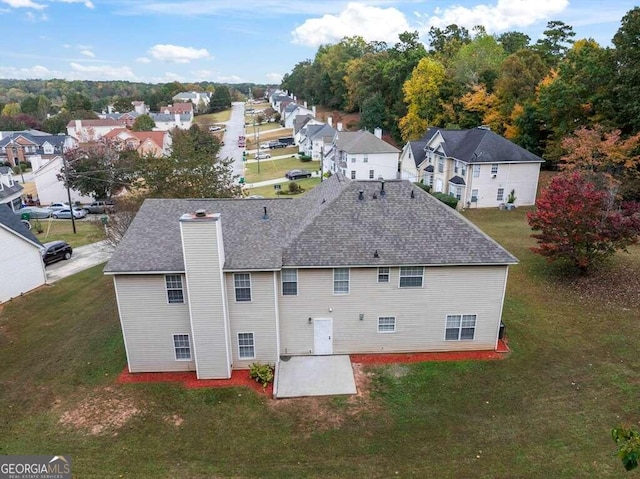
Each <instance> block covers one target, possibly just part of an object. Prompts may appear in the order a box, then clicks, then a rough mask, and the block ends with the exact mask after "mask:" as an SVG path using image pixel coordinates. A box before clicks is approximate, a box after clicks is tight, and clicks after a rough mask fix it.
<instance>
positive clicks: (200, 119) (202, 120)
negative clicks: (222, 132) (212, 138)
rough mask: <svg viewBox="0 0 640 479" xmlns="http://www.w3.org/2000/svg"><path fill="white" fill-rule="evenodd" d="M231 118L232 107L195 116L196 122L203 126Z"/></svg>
mask: <svg viewBox="0 0 640 479" xmlns="http://www.w3.org/2000/svg"><path fill="white" fill-rule="evenodd" d="M229 118H231V108H229V109H228V110H223V111H218V112H216V113H207V114H206V115H198V116H196V117H194V119H193V121H194V123H197V124H198V125H203V126H209V125H213V124H214V123H224V122H225V121H229Z"/></svg>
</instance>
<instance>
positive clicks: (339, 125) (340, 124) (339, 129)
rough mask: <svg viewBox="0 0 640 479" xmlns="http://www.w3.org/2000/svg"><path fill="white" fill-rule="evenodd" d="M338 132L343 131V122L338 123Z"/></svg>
mask: <svg viewBox="0 0 640 479" xmlns="http://www.w3.org/2000/svg"><path fill="white" fill-rule="evenodd" d="M336 130H338V131H342V122H341V121H339V122H338V123H336Z"/></svg>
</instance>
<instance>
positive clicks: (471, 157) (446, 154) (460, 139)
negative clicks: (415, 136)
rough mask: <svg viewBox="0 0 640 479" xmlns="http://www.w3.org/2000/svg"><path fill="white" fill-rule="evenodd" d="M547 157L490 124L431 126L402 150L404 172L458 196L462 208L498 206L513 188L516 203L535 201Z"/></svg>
mask: <svg viewBox="0 0 640 479" xmlns="http://www.w3.org/2000/svg"><path fill="white" fill-rule="evenodd" d="M543 162H544V160H543V159H542V158H540V157H539V156H537V155H534V154H533V153H530V152H529V151H527V150H525V149H524V148H521V147H520V146H518V145H516V144H515V143H512V142H510V141H509V140H507V139H506V138H503V137H502V136H500V135H497V134H496V133H494V132H492V131H491V130H489V129H488V128H485V127H480V128H472V129H470V130H445V129H442V128H429V129H428V130H427V132H426V134H425V135H424V136H423V137H422V138H421V139H420V140H418V141H410V142H408V143H407V144H406V145H405V147H404V148H403V150H402V154H401V155H400V163H401V172H402V178H403V179H407V180H410V181H417V182H420V183H424V184H426V185H429V186H431V188H432V189H433V191H436V192H441V193H446V194H449V195H451V196H455V197H456V198H457V199H458V200H459V201H458V207H459V208H469V207H471V208H486V207H497V206H500V205H501V204H504V203H506V201H507V197H508V195H509V193H510V192H511V191H512V190H513V191H514V192H515V196H516V198H517V199H516V203H515V204H516V205H522V206H525V205H533V204H535V202H536V192H537V189H538V176H539V174H540V166H541V165H542V163H543Z"/></svg>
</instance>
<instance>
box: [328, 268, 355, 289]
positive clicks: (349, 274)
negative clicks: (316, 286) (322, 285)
mask: <svg viewBox="0 0 640 479" xmlns="http://www.w3.org/2000/svg"><path fill="white" fill-rule="evenodd" d="M337 269H346V270H347V280H346V281H347V292H346V293H343V292H338V293H336V270H337ZM331 274H332V278H333V281H332V289H333V295H334V296H347V295H349V294H351V268H333V271H332V273H331ZM341 281H344V280H341Z"/></svg>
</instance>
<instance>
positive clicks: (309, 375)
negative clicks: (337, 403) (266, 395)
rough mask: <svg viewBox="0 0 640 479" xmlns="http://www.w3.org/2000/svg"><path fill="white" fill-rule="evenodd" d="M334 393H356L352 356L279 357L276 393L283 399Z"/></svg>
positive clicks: (275, 384) (275, 395) (274, 390)
mask: <svg viewBox="0 0 640 479" xmlns="http://www.w3.org/2000/svg"><path fill="white" fill-rule="evenodd" d="M335 394H356V382H355V379H354V377H353V368H352V367H351V359H350V358H349V356H342V355H336V356H291V357H289V358H286V359H284V358H283V359H280V361H278V370H277V373H276V379H275V382H274V387H273V395H274V397H276V398H278V399H283V398H295V397H302V396H333V395H335Z"/></svg>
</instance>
